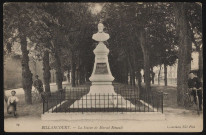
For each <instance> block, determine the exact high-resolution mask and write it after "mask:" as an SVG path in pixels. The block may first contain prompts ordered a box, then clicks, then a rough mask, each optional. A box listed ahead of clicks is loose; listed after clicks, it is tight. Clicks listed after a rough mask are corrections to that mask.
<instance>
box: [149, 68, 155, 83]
mask: <svg viewBox="0 0 206 135" xmlns="http://www.w3.org/2000/svg"><path fill="white" fill-rule="evenodd" d="M150 74H151V81H152V84H154V77H155V72H153V71H151V73H150Z"/></svg>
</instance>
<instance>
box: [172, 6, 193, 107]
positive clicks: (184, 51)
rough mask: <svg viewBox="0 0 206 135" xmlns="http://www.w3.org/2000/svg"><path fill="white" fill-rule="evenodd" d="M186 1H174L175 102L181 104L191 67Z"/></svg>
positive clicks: (190, 45) (190, 44) (190, 43)
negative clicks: (176, 49)
mask: <svg viewBox="0 0 206 135" xmlns="http://www.w3.org/2000/svg"><path fill="white" fill-rule="evenodd" d="M185 5H186V3H178V4H177V3H175V17H176V23H177V26H176V27H177V33H178V39H179V40H178V45H179V51H178V69H177V103H178V105H179V106H183V105H184V102H185V99H184V97H185V96H184V95H185V94H186V90H187V88H188V85H187V83H188V73H189V71H190V69H191V50H192V42H191V39H190V37H191V36H190V34H191V33H190V32H189V30H188V29H189V27H188V26H189V25H188V21H187V19H186V12H185Z"/></svg>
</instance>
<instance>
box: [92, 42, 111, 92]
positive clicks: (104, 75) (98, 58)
mask: <svg viewBox="0 0 206 135" xmlns="http://www.w3.org/2000/svg"><path fill="white" fill-rule="evenodd" d="M93 52H94V54H95V63H94V68H93V72H92V75H91V77H90V78H89V80H90V81H91V82H92V86H91V87H90V92H89V94H95V93H98V94H99V93H101V94H104V93H106V94H108V93H109V94H115V92H114V87H113V85H112V81H113V80H114V77H113V76H112V74H111V71H110V66H109V62H108V54H109V49H108V48H107V47H106V45H105V44H104V43H103V42H99V44H98V45H97V47H96V48H95V49H94V51H93Z"/></svg>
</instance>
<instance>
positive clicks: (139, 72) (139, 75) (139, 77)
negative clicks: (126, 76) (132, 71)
mask: <svg viewBox="0 0 206 135" xmlns="http://www.w3.org/2000/svg"><path fill="white" fill-rule="evenodd" d="M136 78H137V82H138V87H139V90H140V93H141V89H142V85H141V82H142V76H141V69H140V68H138V69H137V73H136Z"/></svg>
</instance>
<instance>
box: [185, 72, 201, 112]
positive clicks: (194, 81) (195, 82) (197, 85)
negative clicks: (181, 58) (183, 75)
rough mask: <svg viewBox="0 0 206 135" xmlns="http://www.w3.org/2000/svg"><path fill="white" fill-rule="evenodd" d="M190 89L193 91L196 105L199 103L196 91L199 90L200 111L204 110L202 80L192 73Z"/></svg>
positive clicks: (189, 80)
mask: <svg viewBox="0 0 206 135" xmlns="http://www.w3.org/2000/svg"><path fill="white" fill-rule="evenodd" d="M188 88H189V89H190V90H191V91H192V95H193V97H194V101H195V103H197V101H196V90H197V96H198V99H199V109H200V110H202V90H201V82H200V79H199V78H198V77H197V76H196V75H195V74H194V73H193V72H190V74H189V79H188Z"/></svg>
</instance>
